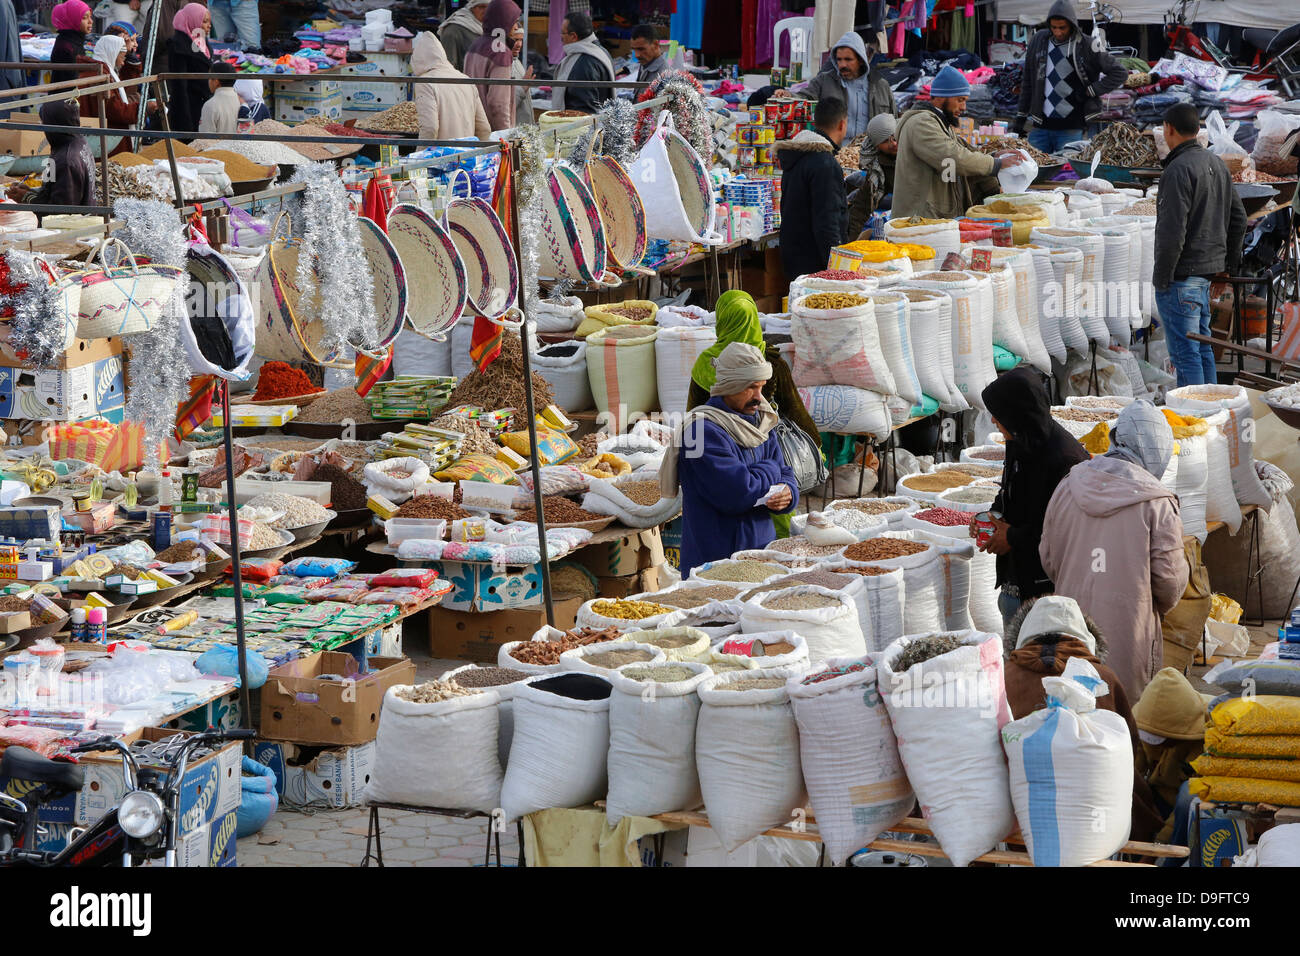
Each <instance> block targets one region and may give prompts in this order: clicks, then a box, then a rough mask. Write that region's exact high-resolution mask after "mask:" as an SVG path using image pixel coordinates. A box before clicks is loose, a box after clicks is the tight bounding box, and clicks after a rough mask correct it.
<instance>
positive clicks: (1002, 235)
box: [993, 219, 1014, 247]
mask: <svg viewBox="0 0 1300 956" xmlns="http://www.w3.org/2000/svg"><path fill="white" fill-rule="evenodd" d="M993 245H995V246H1003V247H1006V246H1011V245H1014V243H1013V241H1012V238H1011V223H1009V222H1007V221H1006V220H1005V219H999V220H998V221H997V222H995V223H994V224H993Z"/></svg>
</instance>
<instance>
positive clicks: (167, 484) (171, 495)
mask: <svg viewBox="0 0 1300 956" xmlns="http://www.w3.org/2000/svg"><path fill="white" fill-rule="evenodd" d="M175 500H176V489H175V488H173V487H172V473H171V472H170V471H164V472H163V473H162V478H161V479H159V481H158V509H159V510H160V511H171V510H172V502H173V501H175Z"/></svg>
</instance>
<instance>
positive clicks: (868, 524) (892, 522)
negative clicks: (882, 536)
mask: <svg viewBox="0 0 1300 956" xmlns="http://www.w3.org/2000/svg"><path fill="white" fill-rule="evenodd" d="M855 501H868V502H886V503H889V504H895V505H902V507H901V508H899V509H896V510H894V511H886V512H883V513H881V514H868V513H866V512H863V511H861V510H859V509H857V508H854V507H853V503H854V502H855ZM919 510H920V505H918V504H917V501H916V499H915V498H912V497H909V496H908V495H892V496H888V497H884V498H837V499H836V500H834V501H832V502H831V503H830V504H828V505H827V506H826V510H825V511H823V512H822V514H824V515H825V516H826V517H827V518H829V519H830V520H831V523H832V524H836V525H838V526H839V527H841V528H848V530H850V531H854V532H857V531H862V530H870V529H871V528H876V527H879V528H880V530H882V531H884V530H886V527H892V528H898V527H902V522H903V515H905V514H907V513H909V512H912V511H919ZM845 511H848V512H853V513H855V514H860V515H863V517H864V518H867V519H869V520H866V521H862V522H848V523H841V522H840V521H837V520H836V519H837V517H840V516H842V513H843V512H845ZM849 525H853V527H849ZM791 527H792V528H793V525H792V526H791Z"/></svg>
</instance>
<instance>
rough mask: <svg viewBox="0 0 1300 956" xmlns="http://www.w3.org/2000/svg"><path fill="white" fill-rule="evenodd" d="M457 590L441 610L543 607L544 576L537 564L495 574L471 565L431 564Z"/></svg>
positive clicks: (445, 599) (490, 569)
mask: <svg viewBox="0 0 1300 956" xmlns="http://www.w3.org/2000/svg"><path fill="white" fill-rule="evenodd" d="M429 564H430V566H431V567H434V568H436V569H437V571H438V576H439V577H440V578H443V579H445V580H446V581H448V582H449V583H450V584H451V585H452V587H453V588H455V590H453V591H452V592H451V593H450V594H448V595H447V596H446V597H444V598H443V599H442V602H441V603H440V604H439V607H444V608H446V609H447V610H449V611H507V610H513V609H515V608H524V607H536V606H537V605H539V604H541V603H542V572H541V569H540V568H539V567H538V566H537V565H536V564H529V565H519V566H517V567H513V568H507V569H506V570H505V571H493V570H492V568H491V566H490V565H486V564H473V563H470V562H468V561H431V562H429Z"/></svg>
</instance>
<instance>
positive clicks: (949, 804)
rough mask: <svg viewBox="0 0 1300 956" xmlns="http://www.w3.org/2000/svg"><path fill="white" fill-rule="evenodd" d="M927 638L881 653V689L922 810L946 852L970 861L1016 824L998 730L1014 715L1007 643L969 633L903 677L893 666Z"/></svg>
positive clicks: (957, 862) (962, 862) (956, 861)
mask: <svg viewBox="0 0 1300 956" xmlns="http://www.w3.org/2000/svg"><path fill="white" fill-rule="evenodd" d="M922 636H924V635H922V634H914V635H911V636H907V637H902V638H899V639H898V640H897V641H895V642H894V643H893V644H891V645H890V646H889V647H888V648H886V649H885V651H884V652H883V653H882V654H881V655H880V656H879V657H878V658H877V660H876V669H877V673H878V675H879V678H878V679H879V687H880V693H881V695H882V696H883V697H884V699H885V707H886V709H887V710H888V712H889V720H890V723H891V724H892V725H893V728H894V733H895V734H896V735H897V739H898V752H899V756H900V757H901V758H902V761H903V768H904V769H905V770H906V771H907V779H908V780H909V781H910V782H911V784H912V789H913V790H914V791H915V792H916V798H917V800H918V801H919V802H920V804H921V812H922V815H923V816H924V817H925V818H926V819H927V820H928V821H929V822H930V828H931V830H932V832H933V833H934V835H935V838H936V839H937V840H938V841H939V845H940V846H941V847H942V848H943V852H944V855H945V856H947V857H948V859H950V860H951V861H952V863H953V865H954V866H966V865H968V864H969V863H970V862H971V861H972V860H974V859H975V858H976V857H977V856H980V855H981V854H984V853H987V852H988V851H989V850H992V849H993V847H994V846H996V845H997V844H998V843H999V842H1001V841H1002V840H1003V839H1005V838H1006V836H1007V835H1008V834H1009V833H1010V832H1011V831H1012V830H1013V829H1014V828H1015V825H1016V821H1015V812H1014V810H1013V808H1012V804H1011V788H1010V784H1009V781H1008V777H1007V763H1006V758H1005V757H1004V756H1003V754H1002V741H1001V736H1000V734H999V731H1000V730H1001V728H1002V726H1003V725H1004V724H1006V723H1007V722H1008V721H1009V720H1010V719H1011V712H1010V710H1009V709H1008V707H1007V694H1006V685H1005V683H1004V681H1003V671H1002V640H1001V638H999V637H997V636H996V635H992V634H981V633H980V632H978V631H966V632H964V633H962V635H961V638H962V642H963V646H961V647H958V648H956V649H954V650H951V651H949V652H948V653H946V654H941V655H939V656H938V657H934V658H931V659H930V660H928V661H923V662H921V663H920V664H916V665H914V666H913V667H912V668H910V669H909V670H907V671H906V672H904V673H901V674H896V673H895V672H894V669H893V665H894V664H895V663H897V661H898V659H899V657H900V656H901V655H902V653H903V651H904V650H905V649H906V647H907V645H908V644H910V643H911V642H912V641H913V640H916V639H917V638H918V637H922ZM974 807H979V812H978V813H975V812H974V811H973V808H974Z"/></svg>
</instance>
